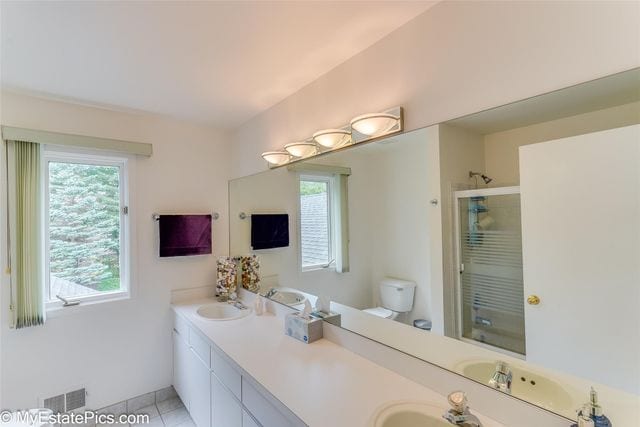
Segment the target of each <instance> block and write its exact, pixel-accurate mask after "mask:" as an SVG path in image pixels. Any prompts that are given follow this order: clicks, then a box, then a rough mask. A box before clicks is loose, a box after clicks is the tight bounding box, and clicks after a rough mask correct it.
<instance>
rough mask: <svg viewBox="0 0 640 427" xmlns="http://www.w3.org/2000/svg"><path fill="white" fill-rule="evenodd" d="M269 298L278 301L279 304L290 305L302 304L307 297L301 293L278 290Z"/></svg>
mask: <svg viewBox="0 0 640 427" xmlns="http://www.w3.org/2000/svg"><path fill="white" fill-rule="evenodd" d="M271 299H272V300H273V301H275V302H279V303H280V304H285V305H290V306H291V305H298V304H304V302H305V301H306V300H307V298H306V297H305V296H304V295H302V294H301V293H298V292H292V291H278V292H276V294H275V295H273V296H272V297H271Z"/></svg>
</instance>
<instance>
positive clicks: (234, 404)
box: [211, 373, 242, 427]
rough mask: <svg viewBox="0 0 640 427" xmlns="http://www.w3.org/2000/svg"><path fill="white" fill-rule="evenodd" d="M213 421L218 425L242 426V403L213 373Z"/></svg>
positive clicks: (225, 426) (227, 426)
mask: <svg viewBox="0 0 640 427" xmlns="http://www.w3.org/2000/svg"><path fill="white" fill-rule="evenodd" d="M211 421H212V426H214V427H217V426H220V427H242V404H241V403H240V402H239V401H238V400H237V399H236V398H235V396H234V395H233V393H231V391H229V390H228V389H227V387H225V385H224V384H222V382H221V381H220V379H218V377H217V376H216V374H214V373H212V374H211Z"/></svg>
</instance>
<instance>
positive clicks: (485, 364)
mask: <svg viewBox="0 0 640 427" xmlns="http://www.w3.org/2000/svg"><path fill="white" fill-rule="evenodd" d="M495 368H496V362H495V361H486V360H482V361H466V362H462V363H460V364H459V365H458V366H456V368H455V370H456V372H459V373H461V374H462V375H464V376H465V377H467V378H471V379H472V380H475V381H478V382H479V383H482V384H488V382H489V379H490V378H491V376H492V375H493V373H494V371H495ZM510 368H511V372H512V373H513V380H512V382H511V395H512V396H514V397H517V398H520V399H524V400H527V401H528V402H531V403H533V404H534V405H538V406H542V407H543V408H545V409H548V410H551V411H554V412H560V413H565V412H566V411H572V410H573V409H574V408H576V407H577V406H578V405H577V404H576V403H574V402H573V399H572V398H571V395H570V394H569V393H568V392H567V391H566V390H565V389H564V388H563V387H562V386H561V385H560V384H558V383H557V382H555V381H552V380H550V379H548V378H546V377H545V376H543V375H540V374H537V373H535V372H531V371H528V370H526V369H523V368H522V367H519V366H510Z"/></svg>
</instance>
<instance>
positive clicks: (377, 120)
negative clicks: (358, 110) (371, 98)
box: [351, 113, 400, 137]
mask: <svg viewBox="0 0 640 427" xmlns="http://www.w3.org/2000/svg"><path fill="white" fill-rule="evenodd" d="M399 123H400V117H398V116H395V115H393V114H389V113H369V114H363V115H361V116H358V117H356V118H355V119H353V120H351V127H352V128H353V129H355V130H356V131H357V132H358V133H361V134H363V135H367V136H370V137H376V136H380V135H383V134H385V133H387V132H389V131H390V130H391V129H393V127H394V126H397V125H398V124H399Z"/></svg>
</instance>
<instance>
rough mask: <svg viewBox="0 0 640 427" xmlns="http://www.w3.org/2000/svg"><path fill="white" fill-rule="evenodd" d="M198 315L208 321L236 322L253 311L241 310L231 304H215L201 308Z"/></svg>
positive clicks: (248, 309)
mask: <svg viewBox="0 0 640 427" xmlns="http://www.w3.org/2000/svg"><path fill="white" fill-rule="evenodd" d="M196 313H197V314H198V316H200V317H202V318H203V319H207V320H234V319H240V318H242V317H245V316H247V315H248V314H249V313H251V309H250V308H246V309H244V310H240V309H239V308H236V307H234V306H233V305H231V304H227V303H213V304H207V305H203V306H200V307H199V308H198V310H197V311H196Z"/></svg>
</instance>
